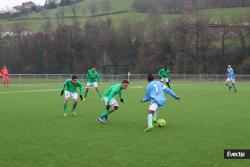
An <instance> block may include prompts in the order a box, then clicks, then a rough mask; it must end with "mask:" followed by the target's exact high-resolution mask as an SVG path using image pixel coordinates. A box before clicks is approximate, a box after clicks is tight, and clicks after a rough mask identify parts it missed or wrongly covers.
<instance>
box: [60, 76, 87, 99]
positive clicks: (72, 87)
mask: <svg viewBox="0 0 250 167" xmlns="http://www.w3.org/2000/svg"><path fill="white" fill-rule="evenodd" d="M77 87H79V89H80V95H82V93H83V91H82V84H81V82H80V81H79V80H77V82H76V83H75V84H74V83H72V80H71V79H67V80H66V81H65V82H64V83H63V87H62V90H64V89H65V88H66V90H67V91H69V92H72V93H74V92H77V90H76V88H77Z"/></svg>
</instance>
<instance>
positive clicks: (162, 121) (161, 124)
mask: <svg viewBox="0 0 250 167" xmlns="http://www.w3.org/2000/svg"><path fill="white" fill-rule="evenodd" d="M157 125H158V126H159V127H164V126H165V125H166V121H165V120H164V119H158V120H157Z"/></svg>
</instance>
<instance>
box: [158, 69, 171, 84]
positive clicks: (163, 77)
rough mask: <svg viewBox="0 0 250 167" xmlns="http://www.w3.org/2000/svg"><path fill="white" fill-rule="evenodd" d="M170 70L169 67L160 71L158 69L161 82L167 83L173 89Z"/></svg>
mask: <svg viewBox="0 0 250 167" xmlns="http://www.w3.org/2000/svg"><path fill="white" fill-rule="evenodd" d="M169 73H170V71H169V69H168V68H167V67H165V68H161V69H160V70H159V71H158V75H159V77H160V78H161V82H163V83H164V82H165V83H166V85H167V86H168V88H169V89H171V87H170V74H169Z"/></svg>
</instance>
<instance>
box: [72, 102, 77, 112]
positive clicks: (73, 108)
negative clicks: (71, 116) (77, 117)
mask: <svg viewBox="0 0 250 167" xmlns="http://www.w3.org/2000/svg"><path fill="white" fill-rule="evenodd" d="M76 106H77V103H74V104H73V107H72V110H71V112H73V111H74V110H75V108H76Z"/></svg>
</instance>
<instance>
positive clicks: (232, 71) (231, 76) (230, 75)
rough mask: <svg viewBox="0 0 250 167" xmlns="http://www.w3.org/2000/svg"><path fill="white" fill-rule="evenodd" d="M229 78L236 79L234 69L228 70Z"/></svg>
mask: <svg viewBox="0 0 250 167" xmlns="http://www.w3.org/2000/svg"><path fill="white" fill-rule="evenodd" d="M227 78H228V79H235V75H234V70H233V68H232V67H230V68H227Z"/></svg>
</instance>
